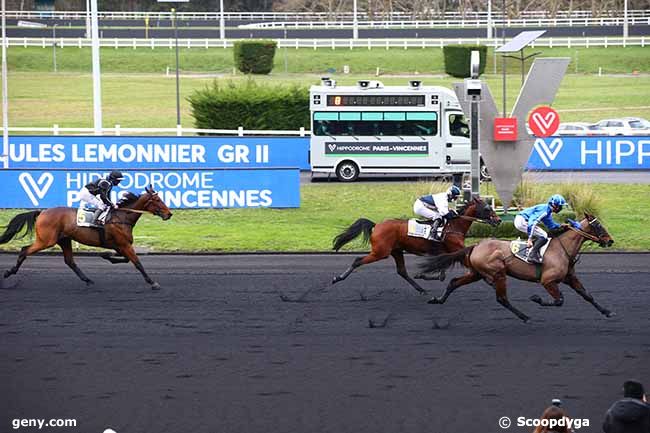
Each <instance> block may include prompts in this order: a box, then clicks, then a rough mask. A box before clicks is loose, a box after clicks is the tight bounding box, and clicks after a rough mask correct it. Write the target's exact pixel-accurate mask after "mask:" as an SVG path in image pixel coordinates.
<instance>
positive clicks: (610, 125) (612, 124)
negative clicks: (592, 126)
mask: <svg viewBox="0 0 650 433" xmlns="http://www.w3.org/2000/svg"><path fill="white" fill-rule="evenodd" d="M596 125H598V126H599V127H600V128H601V129H602V130H603V131H604V132H605V134H606V135H646V134H647V133H648V130H647V129H646V127H645V125H644V124H643V122H642V121H641V119H639V118H631V117H626V118H623V119H604V120H601V121H600V122H598V123H597V124H596Z"/></svg>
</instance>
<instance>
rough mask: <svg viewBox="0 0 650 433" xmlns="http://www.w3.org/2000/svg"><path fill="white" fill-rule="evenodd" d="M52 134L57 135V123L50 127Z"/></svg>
mask: <svg viewBox="0 0 650 433" xmlns="http://www.w3.org/2000/svg"><path fill="white" fill-rule="evenodd" d="M52 134H53V135H59V124H58V123H55V124H54V125H53V126H52Z"/></svg>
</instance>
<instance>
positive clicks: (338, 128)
mask: <svg viewBox="0 0 650 433" xmlns="http://www.w3.org/2000/svg"><path fill="white" fill-rule="evenodd" d="M312 131H313V133H314V135H331V136H336V135H342V136H383V135H403V136H431V135H438V113H436V112H423V111H418V112H408V111H384V112H382V111H372V112H358V111H340V112H334V111H320V112H319V111H317V112H315V113H314V125H313V128H312Z"/></svg>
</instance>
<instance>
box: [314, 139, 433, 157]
mask: <svg viewBox="0 0 650 433" xmlns="http://www.w3.org/2000/svg"><path fill="white" fill-rule="evenodd" d="M428 154H429V144H428V143H422V142H419V143H404V142H401V143H359V142H354V143H339V142H336V143H333V142H328V143H325V155H327V156H339V155H364V156H384V155H400V156H408V155H420V156H422V155H424V156H426V155H428Z"/></svg>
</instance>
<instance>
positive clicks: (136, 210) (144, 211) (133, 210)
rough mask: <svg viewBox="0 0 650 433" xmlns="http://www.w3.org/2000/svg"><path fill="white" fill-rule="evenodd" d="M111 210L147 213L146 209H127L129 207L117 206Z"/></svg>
mask: <svg viewBox="0 0 650 433" xmlns="http://www.w3.org/2000/svg"><path fill="white" fill-rule="evenodd" d="M113 210H121V211H124V212H132V213H139V214H146V213H149V212H148V211H146V210H138V209H129V208H117V209H113Z"/></svg>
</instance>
